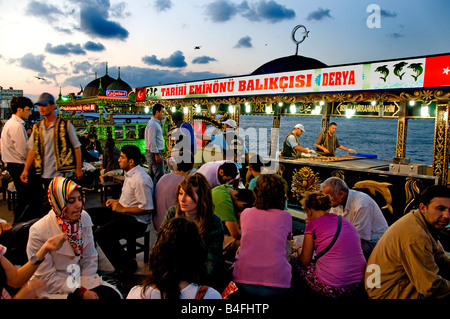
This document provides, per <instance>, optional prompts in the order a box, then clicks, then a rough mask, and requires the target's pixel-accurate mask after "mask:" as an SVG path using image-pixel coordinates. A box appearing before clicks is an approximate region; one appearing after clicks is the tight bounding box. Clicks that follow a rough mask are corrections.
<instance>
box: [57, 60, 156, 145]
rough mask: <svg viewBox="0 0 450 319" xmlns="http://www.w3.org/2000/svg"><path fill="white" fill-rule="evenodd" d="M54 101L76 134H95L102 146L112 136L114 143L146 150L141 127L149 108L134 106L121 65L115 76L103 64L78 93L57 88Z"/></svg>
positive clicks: (145, 121) (144, 123)
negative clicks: (100, 74) (99, 74)
mask: <svg viewBox="0 0 450 319" xmlns="http://www.w3.org/2000/svg"><path fill="white" fill-rule="evenodd" d="M81 94H82V95H81ZM56 103H57V105H58V107H59V111H60V113H61V115H62V116H63V117H64V118H66V119H69V120H70V121H71V122H72V123H73V124H74V126H75V129H76V130H77V134H78V135H79V136H85V135H87V134H90V133H91V134H94V135H96V136H97V138H98V139H99V140H100V142H101V143H102V146H104V144H105V141H106V139H107V138H108V137H112V138H114V140H115V142H116V146H117V147H119V148H120V147H121V146H122V145H124V144H133V145H136V146H138V147H139V148H140V150H141V153H142V154H145V145H144V130H145V126H146V124H147V122H148V120H149V119H150V118H151V115H150V114H148V111H149V110H148V108H147V110H146V109H145V108H142V107H140V106H136V103H135V92H134V90H133V89H132V88H131V87H130V85H128V84H127V83H126V82H125V81H123V80H122V79H121V78H120V68H119V70H118V77H117V79H114V78H112V77H110V76H109V75H108V66H107V64H106V74H105V75H104V76H103V77H100V78H96V79H94V80H93V81H91V82H90V83H89V84H88V85H86V87H85V88H84V89H83V88H82V89H81V91H80V92H79V93H78V95H75V93H70V94H68V95H65V96H63V95H62V94H61V92H60V94H59V96H58V99H57V101H56ZM146 111H147V112H146Z"/></svg>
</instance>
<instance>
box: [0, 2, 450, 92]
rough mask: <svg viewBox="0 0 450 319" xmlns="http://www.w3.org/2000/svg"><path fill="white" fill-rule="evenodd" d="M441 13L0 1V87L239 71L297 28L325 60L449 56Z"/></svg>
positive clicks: (449, 36) (386, 5) (280, 49)
mask: <svg viewBox="0 0 450 319" xmlns="http://www.w3.org/2000/svg"><path fill="white" fill-rule="evenodd" d="M449 11H450V1H448V0H428V1H423V0H421V1H418V0H409V1H408V0H390V1H387V0H383V1H375V0H372V1H364V0H341V1H335V0H324V1H320V0H317V1H315V0H314V1H311V0H308V1H306V0H256V1H253V0H189V1H181V0H147V1H138V0H131V1H112V0H111V1H108V0H58V1H56V0H55V1H54V0H50V1H39V0H33V1H29V0H15V1H10V0H0V34H1V45H0V86H2V87H3V88H4V89H7V88H9V87H13V88H14V89H22V90H24V95H25V96H28V97H30V98H32V99H33V100H34V99H36V98H37V96H38V95H39V94H40V93H41V92H45V91H46V92H50V93H52V94H54V95H58V93H59V88H60V87H61V91H62V94H68V93H71V92H74V93H77V92H78V91H80V86H82V87H84V86H85V85H87V84H88V83H89V82H90V81H92V80H94V79H95V73H97V76H98V77H101V76H103V75H105V70H106V62H107V63H108V74H109V75H110V76H111V77H113V78H117V74H118V67H120V74H121V79H122V80H124V81H126V82H127V83H128V84H130V85H131V87H133V88H136V87H142V86H150V85H157V84H160V83H161V84H169V83H177V82H185V81H194V80H204V79H211V78H217V77H225V76H237V75H246V74H250V73H251V72H253V71H254V70H255V69H257V68H258V67H259V66H261V65H262V64H264V63H266V62H268V61H271V60H273V59H276V58H280V57H285V56H289V55H293V54H295V50H296V46H295V44H294V43H293V42H292V39H291V33H292V30H293V29H294V27H295V26H297V25H304V26H305V27H306V29H307V30H308V31H309V34H308V37H307V38H306V39H305V40H304V42H303V43H301V44H300V45H299V52H298V54H299V55H303V56H306V57H312V58H315V59H317V60H320V61H322V62H323V63H325V64H327V65H330V66H331V65H340V64H349V63H360V62H368V61H377V60H387V59H396V58H405V57H416V56H424V55H434V54H441V53H449V52H450V32H449V31H450V19H448V13H449ZM295 37H296V38H297V39H301V38H302V34H301V32H300V31H298V32H297V33H296V34H295ZM196 47H199V48H197V49H196ZM37 77H39V78H41V79H38V78H37Z"/></svg>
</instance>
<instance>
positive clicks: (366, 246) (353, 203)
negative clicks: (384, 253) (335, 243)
mask: <svg viewBox="0 0 450 319" xmlns="http://www.w3.org/2000/svg"><path fill="white" fill-rule="evenodd" d="M321 190H322V192H323V193H324V194H328V195H330V197H331V206H332V208H331V210H330V212H331V213H334V214H336V215H341V216H344V217H345V218H347V219H348V220H349V221H350V222H351V223H352V224H353V226H355V228H356V230H357V231H358V234H359V237H360V238H361V247H362V249H363V252H364V256H365V257H366V260H367V259H368V258H369V255H370V253H371V252H372V250H373V248H374V247H375V245H376V244H377V242H378V240H379V239H380V238H381V236H383V234H384V232H385V231H386V230H387V229H388V224H387V222H386V219H385V218H384V216H383V213H382V212H381V209H380V207H379V206H378V204H377V203H376V202H375V201H374V200H373V199H372V197H370V196H369V195H367V194H366V193H363V192H359V191H355V190H353V189H349V188H348V186H347V184H346V183H345V182H344V181H343V180H342V179H340V178H337V177H330V178H328V179H327V180H325V181H324V182H323V183H322V185H321Z"/></svg>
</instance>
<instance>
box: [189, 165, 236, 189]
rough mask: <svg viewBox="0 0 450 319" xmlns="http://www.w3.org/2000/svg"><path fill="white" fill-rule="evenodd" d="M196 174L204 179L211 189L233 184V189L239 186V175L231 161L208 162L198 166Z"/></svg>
mask: <svg viewBox="0 0 450 319" xmlns="http://www.w3.org/2000/svg"><path fill="white" fill-rule="evenodd" d="M196 173H200V174H202V175H203V176H205V177H206V179H207V180H208V182H209V184H210V185H211V188H214V187H216V186H219V185H222V184H230V183H231V184H233V186H234V188H237V186H238V185H239V179H240V174H239V170H238V168H237V166H236V163H233V162H231V161H226V160H225V161H215V162H208V163H205V164H203V165H202V166H200V168H199V169H198V170H197V172H196Z"/></svg>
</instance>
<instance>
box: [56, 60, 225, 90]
mask: <svg viewBox="0 0 450 319" xmlns="http://www.w3.org/2000/svg"><path fill="white" fill-rule="evenodd" d="M85 66H86V68H87V67H88V66H87V65H85ZM109 69H110V72H109V73H114V71H115V69H116V68H115V67H113V66H111V67H110V68H109ZM80 71H81V70H80ZM86 71H88V72H87V73H86V74H79V75H76V76H71V77H68V78H66V79H65V80H64V83H62V86H74V87H79V86H80V83H81V84H82V86H86V85H87V84H88V83H89V82H91V81H92V80H94V75H93V74H94V71H97V73H98V74H99V76H103V74H104V72H105V70H104V64H103V63H98V64H96V65H92V66H91V67H90V68H89V69H86ZM120 76H121V78H122V79H123V80H124V81H125V82H127V83H128V84H129V85H130V86H131V87H132V88H137V87H143V86H150V85H158V84H159V83H161V84H171V83H179V82H189V81H198V80H208V79H216V78H221V77H226V76H230V75H229V74H223V73H211V72H186V73H185V72H182V71H181V70H163V69H153V68H145V67H144V68H141V67H136V66H121V67H120Z"/></svg>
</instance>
